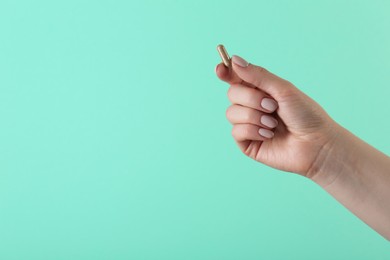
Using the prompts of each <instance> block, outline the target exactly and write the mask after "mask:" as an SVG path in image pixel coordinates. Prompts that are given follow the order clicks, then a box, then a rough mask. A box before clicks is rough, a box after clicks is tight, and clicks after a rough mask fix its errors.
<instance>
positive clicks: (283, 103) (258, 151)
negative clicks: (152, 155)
mask: <svg viewBox="0 0 390 260" xmlns="http://www.w3.org/2000/svg"><path fill="white" fill-rule="evenodd" d="M240 64H241V66H240ZM242 65H244V66H242ZM245 65H247V66H245ZM216 74H217V76H218V77H219V78H220V79H221V80H223V81H225V82H227V83H228V84H229V85H230V88H229V90H228V98H229V100H230V101H231V103H232V105H231V106H230V107H229V108H228V109H227V111H226V117H227V119H228V120H229V121H230V122H231V123H232V125H233V128H232V136H233V138H234V139H235V141H236V143H237V145H238V147H239V148H240V149H241V151H242V152H243V153H244V154H245V155H247V156H249V157H250V158H252V159H254V160H256V161H258V162H260V163H263V164H266V165H268V166H271V167H273V168H276V169H279V170H283V171H288V172H293V173H297V174H300V175H302V176H304V177H307V178H309V179H311V180H313V181H314V182H315V183H317V184H318V185H320V186H321V187H322V188H323V189H325V190H326V191H327V192H328V193H329V194H331V195H332V196H333V197H335V198H336V199H337V200H338V201H339V202H340V203H342V204H343V205H344V206H345V207H346V208H348V209H349V210H350V211H351V212H352V213H354V214H355V215H356V216H357V217H359V218H360V219H362V220H363V221H364V222H365V223H367V224H368V225H369V226H371V227H372V228H373V229H374V230H376V231H377V232H378V233H380V234H381V235H382V236H383V237H385V238H386V239H387V240H390V157H388V156H386V155H385V154H383V153H381V152H380V151H378V150H376V149H375V148H373V147H372V146H370V145H369V144H367V143H365V142H364V141H362V140H360V139H359V138H357V137H356V136H354V135H353V134H352V133H350V132H349V131H347V130H346V129H344V128H343V127H342V126H340V125H339V124H337V123H336V122H335V121H334V120H333V119H332V118H330V116H329V115H328V114H327V113H326V112H325V111H324V110H323V109H322V108H321V106H319V105H318V104H317V103H316V102H315V101H314V100H312V99H311V98H310V97H308V96H307V95H305V94H304V93H303V92H302V91H300V90H299V89H298V88H297V87H295V86H294V85H293V84H292V83H291V82H289V81H287V80H284V79H282V78H280V77H278V76H276V75H275V74H272V73H271V72H269V71H268V70H266V69H265V68H262V67H260V66H256V65H253V64H248V63H245V60H242V58H240V57H238V56H233V57H232V66H231V67H229V68H227V67H225V66H224V65H223V64H222V63H221V64H218V65H217V67H216ZM264 98H271V99H273V100H275V101H276V103H277V108H276V109H275V110H273V111H270V110H267V109H264V108H263V107H262V106H261V104H262V100H263V99H264ZM264 115H266V116H271V117H273V118H274V119H276V120H277V122H278V124H277V126H276V127H274V128H271V127H267V126H266V125H264V124H262V123H261V122H262V121H261V117H262V116H264ZM260 128H263V129H268V130H271V131H272V132H273V133H274V135H273V137H271V138H267V137H264V136H262V135H261V134H259V129H260Z"/></svg>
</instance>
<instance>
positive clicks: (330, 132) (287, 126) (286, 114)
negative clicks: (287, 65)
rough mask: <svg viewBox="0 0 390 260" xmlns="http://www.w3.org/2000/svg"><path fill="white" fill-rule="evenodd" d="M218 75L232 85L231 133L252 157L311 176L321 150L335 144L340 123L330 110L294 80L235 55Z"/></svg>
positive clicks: (218, 67) (219, 69)
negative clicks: (286, 78)
mask: <svg viewBox="0 0 390 260" xmlns="http://www.w3.org/2000/svg"><path fill="white" fill-rule="evenodd" d="M216 73H217V75H218V77H219V78H220V79H221V80H223V81H226V82H227V83H229V84H230V88H229V90H228V97H229V100H230V101H231V102H232V105H231V106H230V107H229V108H228V109H227V111H226V117H227V119H228V120H229V121H230V122H231V123H232V124H233V130H232V135H233V137H234V139H235V141H236V142H237V144H238V146H239V147H240V149H241V150H242V151H243V153H245V154H246V155H247V156H249V157H251V158H252V159H254V160H256V161H259V162H261V163H264V164H266V165H269V166H271V167H274V168H277V169H280V170H284V171H290V172H295V173H298V174H301V175H303V176H306V177H309V178H311V177H312V175H314V174H315V173H316V169H317V168H318V167H319V166H317V165H315V164H316V158H317V156H318V155H319V153H320V151H321V149H322V148H323V147H325V146H328V145H332V142H333V140H334V138H335V136H336V135H337V129H338V128H339V126H338V124H336V123H335V122H334V121H333V120H332V119H331V118H330V117H329V116H328V115H327V113H326V112H325V111H324V110H323V109H322V108H321V107H320V106H319V105H318V104H317V103H316V102H315V101H314V100H312V99H311V98H309V97H308V96H306V95H305V94H304V93H303V92H301V91H300V90H299V89H297V88H296V87H295V86H294V85H293V84H291V83H290V82H288V81H286V80H284V79H282V78H279V77H278V76H276V75H274V74H272V73H271V72H269V71H267V70H266V69H264V68H262V67H259V66H255V65H252V64H248V63H247V62H246V61H245V60H243V59H242V58H240V57H238V56H233V57H232V68H230V69H228V68H227V67H225V66H224V65H223V64H222V63H221V64H219V65H218V66H217V68H216Z"/></svg>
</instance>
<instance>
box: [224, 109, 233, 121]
mask: <svg viewBox="0 0 390 260" xmlns="http://www.w3.org/2000/svg"><path fill="white" fill-rule="evenodd" d="M232 107H233V106H229V107H228V108H227V109H226V112H225V115H226V118H227V119H230V118H231V114H232V109H233V108H232Z"/></svg>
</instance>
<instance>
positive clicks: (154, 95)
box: [0, 0, 390, 259]
mask: <svg viewBox="0 0 390 260" xmlns="http://www.w3.org/2000/svg"><path fill="white" fill-rule="evenodd" d="M389 11H390V3H389V2H388V1H191V2H189V1H186V2H185V1H4V0H2V1H1V2H0V122H1V123H0V259H389V256H390V245H389V243H388V242H387V241H386V240H385V239H384V238H382V237H381V236H380V235H378V234H377V233H375V232H374V231H373V230H371V229H370V228H369V227H368V226H367V225H366V224H364V223H363V222H362V221H360V220H359V219H358V218H357V217H355V216H354V215H352V214H351V213H350V212H349V211H348V210H346V209H345V208H344V207H343V206H341V205H340V204H338V203H337V202H336V201H335V200H334V199H333V198H332V197H331V196H330V195H328V194H327V193H326V192H325V191H323V190H322V189H321V188H320V187H319V186H317V185H316V184H314V183H313V182H311V181H310V180H307V179H304V178H303V177H300V176H298V175H295V174H290V173H283V172H280V171H277V170H274V169H271V168H269V167H267V166H264V165H261V164H259V163H257V162H254V161H252V160H250V159H249V158H246V157H245V156H244V155H243V154H241V152H240V151H239V149H238V148H237V147H236V145H235V143H234V141H233V139H232V137H231V126H230V124H229V123H228V121H227V120H226V118H225V110H226V108H227V107H228V106H229V102H228V99H227V96H226V90H227V85H225V84H224V83H222V82H220V81H219V80H218V79H217V78H216V76H215V74H214V68H215V65H216V64H217V63H219V62H220V59H219V56H218V54H217V51H216V45H217V44H219V43H223V44H225V46H226V48H227V49H228V51H229V53H230V54H238V55H241V56H242V57H244V58H246V59H247V60H249V61H250V62H252V63H256V64H260V65H262V66H265V67H267V68H268V69H269V70H271V71H273V72H275V73H276V74H278V75H280V76H282V77H284V78H286V79H288V80H290V81H292V82H293V83H295V84H296V85H297V86H298V87H299V88H300V89H302V90H303V91H304V92H306V93H307V94H308V95H310V96H311V97H313V98H314V99H315V100H316V101H318V102H319V103H320V104H321V105H322V106H323V107H324V108H325V109H326V110H327V111H328V112H329V114H330V115H331V116H332V117H333V118H334V119H335V120H336V121H338V122H339V123H340V124H342V125H343V126H345V127H346V128H348V129H349V130H351V131H352V132H353V133H355V134H356V135H358V136H359V137H361V138H363V139H364V140H366V141H367V142H369V143H370V144H372V145H373V146H375V147H377V148H378V149H380V150H382V151H383V152H385V153H387V154H389V152H390V139H389V136H388V134H389V130H388V129H389V127H390V122H389V119H388V117H389V101H388V100H389V94H390V87H389V85H390V73H389V71H390V31H389V24H390V15H389Z"/></svg>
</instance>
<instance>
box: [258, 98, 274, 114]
mask: <svg viewBox="0 0 390 260" xmlns="http://www.w3.org/2000/svg"><path fill="white" fill-rule="evenodd" d="M261 107H262V108H264V109H266V110H269V111H271V112H274V111H275V110H276V108H277V107H278V104H277V103H276V101H275V100H273V99H270V98H263V100H262V101H261Z"/></svg>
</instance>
